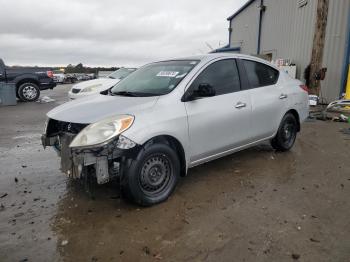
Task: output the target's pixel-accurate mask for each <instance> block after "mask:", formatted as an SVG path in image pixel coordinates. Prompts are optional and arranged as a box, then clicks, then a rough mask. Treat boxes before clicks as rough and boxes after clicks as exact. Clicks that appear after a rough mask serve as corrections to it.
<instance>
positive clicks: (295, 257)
mask: <svg viewBox="0 0 350 262" xmlns="http://www.w3.org/2000/svg"><path fill="white" fill-rule="evenodd" d="M292 258H293V259H294V260H298V259H299V258H300V255H299V254H295V253H293V254H292Z"/></svg>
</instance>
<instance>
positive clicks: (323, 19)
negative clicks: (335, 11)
mask: <svg viewBox="0 0 350 262" xmlns="http://www.w3.org/2000/svg"><path fill="white" fill-rule="evenodd" d="M328 4H329V0H317V14H316V24H315V33H314V39H313V43H312V54H311V62H310V74H309V83H310V86H309V88H310V91H311V93H313V94H315V95H319V94H320V89H321V86H320V80H319V79H318V77H316V75H320V71H321V68H322V58H323V49H324V44H325V37H326V27H327V15H328Z"/></svg>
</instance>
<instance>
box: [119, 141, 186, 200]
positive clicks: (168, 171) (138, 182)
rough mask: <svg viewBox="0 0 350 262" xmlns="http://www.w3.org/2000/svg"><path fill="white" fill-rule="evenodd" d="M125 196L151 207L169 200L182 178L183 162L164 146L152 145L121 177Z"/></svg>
mask: <svg viewBox="0 0 350 262" xmlns="http://www.w3.org/2000/svg"><path fill="white" fill-rule="evenodd" d="M122 177H123V178H122V183H121V187H122V188H121V189H122V193H123V195H124V196H126V197H127V198H128V199H129V200H131V201H133V202H134V203H136V204H139V205H141V206H151V205H154V204H158V203H161V202H163V201H165V200H167V199H168V197H169V196H170V195H171V193H172V192H173V191H174V189H175V187H176V184H177V182H178V180H179V177H180V161H179V158H178V156H177V154H176V153H175V151H174V150H173V149H172V148H171V147H169V146H168V145H165V144H158V143H156V144H151V145H149V146H146V147H145V148H143V149H141V151H140V152H139V154H138V156H137V158H136V159H135V160H131V163H130V166H129V167H128V168H125V171H124V172H123V176H122Z"/></svg>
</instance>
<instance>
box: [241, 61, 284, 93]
mask: <svg viewBox="0 0 350 262" xmlns="http://www.w3.org/2000/svg"><path fill="white" fill-rule="evenodd" d="M243 64H244V67H245V70H246V73H247V77H248V81H249V84H250V86H251V88H257V87H262V86H270V85H274V84H276V83H277V80H278V76H279V72H278V70H276V69H274V68H272V67H270V66H268V65H265V64H262V63H259V62H255V61H250V60H243Z"/></svg>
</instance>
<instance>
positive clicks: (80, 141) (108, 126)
mask: <svg viewBox="0 0 350 262" xmlns="http://www.w3.org/2000/svg"><path fill="white" fill-rule="evenodd" d="M133 122H134V117H133V116H130V115H118V116H112V117H108V118H105V119H103V120H101V121H99V122H96V123H93V124H90V125H88V126H87V127H85V128H84V129H83V130H82V131H81V132H80V133H79V134H78V135H77V136H76V137H75V138H74V139H73V141H72V143H71V144H70V145H69V147H94V146H103V145H105V144H107V143H108V142H109V141H110V140H112V139H113V138H115V137H116V136H117V135H119V134H120V133H122V132H124V131H125V130H127V129H128V128H129V127H130V126H131V125H132V123H133Z"/></svg>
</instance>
